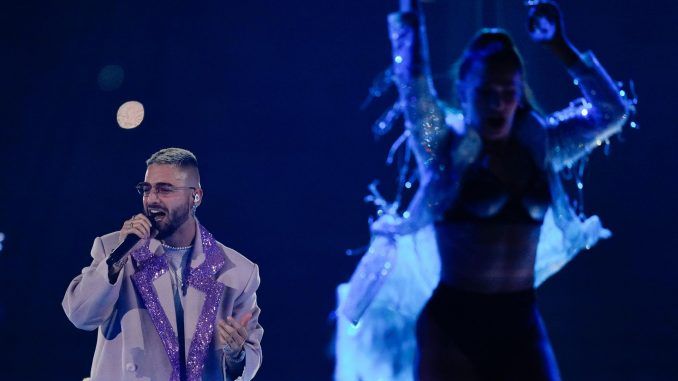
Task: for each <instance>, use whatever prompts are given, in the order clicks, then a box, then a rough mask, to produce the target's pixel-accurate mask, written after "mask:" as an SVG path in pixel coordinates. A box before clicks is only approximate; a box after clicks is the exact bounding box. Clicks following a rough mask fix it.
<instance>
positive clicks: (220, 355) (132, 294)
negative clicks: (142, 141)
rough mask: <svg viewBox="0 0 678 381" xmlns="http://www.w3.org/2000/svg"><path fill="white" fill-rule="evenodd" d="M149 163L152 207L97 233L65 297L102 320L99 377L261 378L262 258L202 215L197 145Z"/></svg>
mask: <svg viewBox="0 0 678 381" xmlns="http://www.w3.org/2000/svg"><path fill="white" fill-rule="evenodd" d="M146 166H147V168H146V176H145V179H144V181H143V182H141V183H139V184H138V185H137V190H138V191H139V194H140V195H141V196H142V198H143V210H144V213H139V214H137V215H135V216H134V217H132V218H131V219H129V220H127V221H125V222H124V223H123V225H122V228H121V229H120V231H118V232H114V233H110V234H107V235H104V236H102V237H98V238H96V239H95V240H94V245H93V247H92V253H91V255H92V257H93V258H94V259H93V261H92V264H91V265H90V266H89V267H86V268H84V269H83V270H82V274H80V275H78V276H77V277H75V279H73V281H72V282H71V284H70V285H69V286H68V290H67V291H66V295H65V296H64V300H63V303H62V305H63V308H64V311H65V312H66V315H67V316H68V319H69V320H70V321H71V322H72V323H73V324H74V325H75V326H76V327H78V328H81V329H85V330H89V331H91V330H94V329H96V328H98V337H97V345H96V350H95V351H94V360H93V362H92V370H91V377H92V380H93V381H106V380H111V381H120V380H151V381H156V380H158V381H160V380H162V381H167V380H171V381H184V380H186V381H199V380H202V381H212V380H228V381H230V380H243V381H248V380H251V379H252V378H253V377H254V375H255V374H256V372H257V370H258V369H259V366H260V365H261V346H260V341H261V337H262V335H263V333H264V330H263V328H262V327H261V325H259V323H258V318H259V312H260V309H259V307H258V306H257V301H256V299H257V297H256V290H257V288H258V287H259V270H258V267H257V265H256V264H254V263H252V262H251V261H249V260H248V259H247V258H245V257H244V256H242V255H241V254H239V253H237V252H236V251H234V250H232V249H229V248H228V247H226V246H224V245H222V244H221V243H219V242H217V241H216V240H215V239H214V238H213V237H212V234H210V233H209V232H208V231H207V230H206V229H205V228H204V227H203V226H202V225H200V223H198V221H197V219H196V218H195V212H196V209H197V208H198V206H199V205H200V204H201V203H202V199H203V190H202V188H201V186H200V175H199V172H198V162H197V160H196V158H195V156H194V155H193V154H192V153H191V152H189V151H187V150H184V149H180V148H166V149H162V150H160V151H158V152H156V153H155V154H153V155H152V156H151V158H150V159H148V160H147V161H146ZM137 240H138V242H135V241H137ZM130 246H131V248H129V247H130ZM118 258H120V259H118Z"/></svg>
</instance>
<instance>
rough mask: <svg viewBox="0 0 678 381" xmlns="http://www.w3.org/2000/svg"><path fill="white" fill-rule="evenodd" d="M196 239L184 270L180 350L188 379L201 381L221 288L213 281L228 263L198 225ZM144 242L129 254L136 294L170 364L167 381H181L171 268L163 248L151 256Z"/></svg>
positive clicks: (207, 234) (210, 238)
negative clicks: (184, 360)
mask: <svg viewBox="0 0 678 381" xmlns="http://www.w3.org/2000/svg"><path fill="white" fill-rule="evenodd" d="M196 224H197V227H198V230H197V231H198V236H197V237H196V239H195V241H194V247H193V251H192V255H191V261H190V269H189V271H188V278H187V283H188V288H187V290H186V297H185V298H184V306H183V307H184V308H183V309H184V332H185V333H186V334H185V344H184V348H188V351H187V353H186V370H187V373H188V380H189V381H199V380H201V378H202V372H203V369H204V367H205V360H206V357H207V351H208V348H209V345H210V343H211V341H212V337H213V336H214V326H215V322H216V316H217V309H218V307H219V303H220V302H221V298H222V295H223V293H224V290H225V287H226V286H225V285H224V284H223V283H220V282H218V281H217V280H216V279H215V276H216V274H217V273H218V272H219V270H221V269H222V267H223V266H224V264H225V262H226V259H225V255H224V253H223V251H222V250H221V248H219V246H218V244H217V242H216V241H215V240H214V237H213V236H212V234H211V233H210V232H208V231H207V229H205V228H204V227H203V226H202V225H200V224H199V223H197V221H196ZM150 242H153V243H154V245H157V242H156V241H155V240H148V241H146V243H145V244H144V245H142V246H141V247H139V248H138V249H136V250H134V251H133V252H132V257H133V258H134V260H135V262H136V264H137V267H138V271H137V272H136V273H134V274H133V275H132V281H133V282H134V285H135V287H136V288H137V291H138V292H139V294H140V295H141V298H142V299H143V301H144V305H145V306H146V309H147V310H148V313H149V315H150V317H151V321H152V322H153V325H154V326H155V330H156V331H157V332H158V335H159V336H160V339H161V341H162V343H163V346H164V348H165V352H166V353H167V357H168V359H169V360H170V364H171V366H172V376H171V378H170V380H171V381H178V380H179V372H180V371H179V356H180V355H179V343H178V341H177V334H176V332H177V329H176V325H177V322H176V318H175V316H174V298H173V295H172V285H171V279H170V275H169V268H168V264H167V261H166V259H165V256H164V255H163V254H164V252H163V250H162V248H161V247H160V248H158V247H156V250H155V255H154V254H153V252H151V249H150V246H149V245H150Z"/></svg>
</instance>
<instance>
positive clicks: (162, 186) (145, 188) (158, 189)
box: [135, 181, 197, 197]
mask: <svg viewBox="0 0 678 381" xmlns="http://www.w3.org/2000/svg"><path fill="white" fill-rule="evenodd" d="M135 188H136V189H137V192H139V194H140V195H142V196H144V197H148V196H149V195H150V194H151V191H152V190H154V189H155V194H157V195H158V196H169V195H171V194H172V193H174V192H176V191H178V190H182V189H193V190H196V189H197V188H196V187H175V186H174V185H172V184H168V183H157V184H155V185H151V184H150V183H147V182H143V181H142V182H140V183H139V184H137V186H136V187H135Z"/></svg>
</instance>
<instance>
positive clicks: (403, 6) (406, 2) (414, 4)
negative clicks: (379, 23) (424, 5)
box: [400, 0, 419, 12]
mask: <svg viewBox="0 0 678 381" xmlns="http://www.w3.org/2000/svg"><path fill="white" fill-rule="evenodd" d="M400 12H419V0H400Z"/></svg>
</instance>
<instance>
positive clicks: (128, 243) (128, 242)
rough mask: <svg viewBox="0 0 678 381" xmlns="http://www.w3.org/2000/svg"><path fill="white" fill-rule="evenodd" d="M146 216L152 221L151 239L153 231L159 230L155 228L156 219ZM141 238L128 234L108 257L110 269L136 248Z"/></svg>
mask: <svg viewBox="0 0 678 381" xmlns="http://www.w3.org/2000/svg"><path fill="white" fill-rule="evenodd" d="M144 216H146V217H148V219H149V220H150V221H151V237H153V236H154V234H153V230H157V229H156V228H155V219H153V218H152V217H151V216H148V215H147V214H146V213H144ZM139 240H141V238H139V237H138V236H137V235H136V234H128V235H127V237H125V240H124V241H122V243H120V245H118V247H116V248H115V249H113V252H112V253H111V255H110V256H109V257H108V259H107V260H106V264H107V265H108V266H109V267H110V266H113V264H115V263H118V261H120V260H121V259H122V257H124V256H125V254H127V252H128V251H129V250H130V249H131V248H132V247H134V245H136V244H137V242H139Z"/></svg>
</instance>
